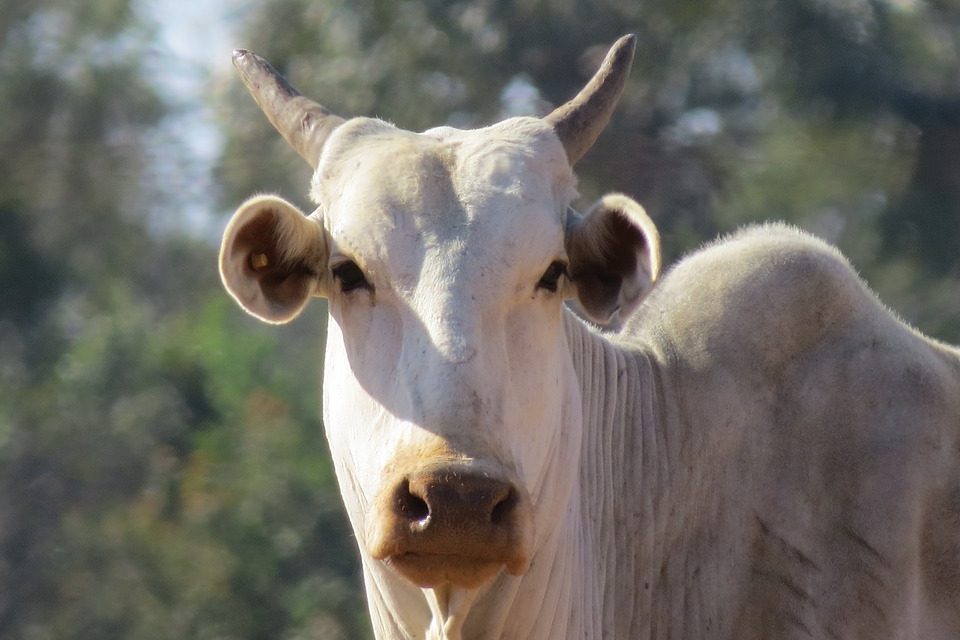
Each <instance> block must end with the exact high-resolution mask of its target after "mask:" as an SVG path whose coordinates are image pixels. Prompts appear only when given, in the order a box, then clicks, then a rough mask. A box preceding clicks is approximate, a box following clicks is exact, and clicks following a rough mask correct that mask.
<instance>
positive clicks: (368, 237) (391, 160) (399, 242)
mask: <svg viewBox="0 0 960 640" xmlns="http://www.w3.org/2000/svg"><path fill="white" fill-rule="evenodd" d="M311 195H312V197H313V198H314V199H315V200H316V201H317V203H318V204H320V206H321V209H322V210H323V212H324V213H323V215H324V219H325V225H326V226H327V228H328V230H329V231H330V233H331V235H332V236H333V240H334V243H335V244H338V245H340V246H342V247H346V252H347V253H351V252H356V253H366V254H367V256H366V257H367V258H369V259H379V260H382V261H386V262H396V261H397V258H399V257H403V256H406V257H408V258H409V257H411V256H412V257H416V255H417V254H420V257H421V258H422V256H423V254H424V253H425V252H426V251H428V250H441V249H442V248H444V247H447V248H450V249H452V250H465V249H467V247H466V246H465V243H466V244H469V245H470V246H469V250H471V251H473V252H481V253H489V252H491V251H494V252H496V253H499V254H501V257H503V256H502V254H503V252H504V251H507V252H508V253H510V247H511V245H515V244H524V243H526V244H527V245H529V243H531V242H536V243H537V244H540V245H543V251H545V252H549V251H556V250H557V247H558V246H559V245H560V244H562V223H563V215H564V212H565V211H566V206H567V203H568V202H569V201H570V200H571V199H572V197H573V196H574V195H575V191H574V178H573V174H572V172H571V170H570V167H569V164H568V163H567V160H566V154H565V152H564V150H563V147H562V145H561V144H560V142H559V140H558V139H557V137H556V135H555V134H554V133H553V130H552V129H551V128H550V127H549V126H548V125H546V124H545V123H543V122H542V121H540V120H538V119H535V118H515V119H511V120H507V121H504V122H501V123H499V124H497V125H494V126H491V127H487V128H484V129H475V130H458V129H454V128H450V127H443V128H437V129H431V130H428V131H425V132H423V133H412V132H408V131H403V130H401V129H397V128H396V127H393V126H392V125H389V124H387V123H385V122H382V121H379V120H373V119H364V118H360V119H354V120H351V121H348V122H347V123H345V124H344V125H342V126H341V127H340V129H338V131H337V132H336V133H335V134H334V136H332V137H331V139H330V140H329V141H328V142H327V146H326V148H325V149H324V153H323V156H322V157H321V161H320V164H319V165H318V167H317V171H316V173H315V174H314V179H313V183H312V191H311ZM538 240H539V242H537V241H538ZM528 248H529V246H528ZM371 251H372V252H373V253H374V254H375V255H372V256H371V255H369V254H370V252H371ZM533 253H534V254H536V251H534V252H533ZM361 257H363V256H361ZM478 257H479V256H478ZM534 259H541V258H540V257H539V256H536V255H534Z"/></svg>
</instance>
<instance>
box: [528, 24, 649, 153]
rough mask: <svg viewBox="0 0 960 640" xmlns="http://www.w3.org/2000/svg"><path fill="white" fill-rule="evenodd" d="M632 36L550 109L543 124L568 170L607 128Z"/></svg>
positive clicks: (619, 42) (633, 42)
mask: <svg viewBox="0 0 960 640" xmlns="http://www.w3.org/2000/svg"><path fill="white" fill-rule="evenodd" d="M636 46H637V37H636V36H635V35H632V34H630V35H625V36H623V37H622V38H620V39H619V40H617V41H616V42H615V43H613V46H612V47H610V51H609V52H607V57H606V58H604V59H603V64H601V65H600V69H599V70H598V71H597V72H596V73H595V74H594V76H593V78H591V79H590V82H588V83H587V86H585V87H584V88H583V89H581V90H580V93H578V94H577V95H576V96H574V98H573V99H572V100H570V101H569V102H567V103H566V104H563V105H561V106H559V107H557V108H556V109H554V110H553V111H552V112H551V113H550V114H549V115H546V116H544V120H546V121H547V122H549V123H550V124H551V125H553V129H554V131H556V132H557V136H558V137H559V138H560V141H561V142H562V143H563V148H564V149H565V150H566V152H567V160H569V161H570V164H571V166H572V165H574V164H576V163H577V160H579V159H580V158H582V157H583V154H585V153H586V152H587V150H589V149H590V147H591V146H593V143H594V142H596V140H597V138H598V137H599V136H600V132H601V131H603V128H604V127H605V126H607V123H608V122H609V121H610V116H611V115H612V114H613V109H614V107H616V106H617V100H619V99H620V94H621V93H622V92H623V86H624V85H625V84H626V82H627V76H628V75H629V74H630V65H631V64H632V63H633V52H634V49H636Z"/></svg>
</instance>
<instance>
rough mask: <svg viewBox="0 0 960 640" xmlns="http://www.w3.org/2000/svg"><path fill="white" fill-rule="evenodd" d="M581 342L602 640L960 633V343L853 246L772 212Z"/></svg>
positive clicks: (584, 333)
mask: <svg viewBox="0 0 960 640" xmlns="http://www.w3.org/2000/svg"><path fill="white" fill-rule="evenodd" d="M568 337H569V339H570V346H571V352H572V354H573V357H574V360H575V362H577V366H576V369H577V371H578V375H579V377H580V380H581V385H582V387H583V397H584V398H585V401H584V415H585V421H584V422H585V428H584V451H583V455H582V467H581V483H582V486H583V487H584V488H585V489H586V490H587V491H588V493H587V494H586V495H585V496H584V500H583V502H582V504H583V509H584V510H585V511H587V514H586V516H585V517H584V518H583V523H584V526H585V527H586V529H587V530H588V531H590V536H591V537H593V544H591V545H590V548H589V554H588V555H589V557H588V559H587V560H586V562H585V566H584V567H583V569H582V570H583V571H584V572H585V573H587V574H589V573H590V572H591V571H592V570H595V571H597V574H598V575H597V577H596V580H597V581H598V584H599V585H600V588H599V589H598V592H600V593H603V594H604V596H602V597H600V598H597V599H596V600H595V601H593V602H590V598H589V597H588V598H587V599H586V603H587V604H586V605H585V609H586V610H588V611H595V612H602V617H601V619H600V620H598V621H597V623H596V624H594V625H593V628H594V629H597V630H600V631H599V633H598V634H597V635H596V636H595V637H603V638H666V637H679V638H737V639H741V638H756V639H762V638H953V637H957V635H958V633H960V618H958V616H960V572H958V571H960V526H958V524H960V500H958V499H960V458H958V450H960V446H958V445H960V441H958V438H960V393H958V390H960V355H958V353H957V351H956V350H954V349H950V348H948V347H945V346H943V345H940V344H937V343H935V342H932V341H930V340H928V339H926V338H923V337H922V336H920V335H918V334H917V333H916V332H914V331H912V330H911V329H909V328H907V327H906V326H904V325H903V324H902V323H900V322H899V321H898V320H897V319H895V318H894V317H893V316H892V315H891V314H890V313H889V312H888V311H887V310H886V309H884V308H883V307H882V306H881V305H880V304H879V303H878V301H877V300H876V298H875V296H874V295H873V294H872V293H871V292H869V291H868V290H867V289H866V287H865V286H864V285H863V284H862V282H861V281H860V280H859V278H858V277H857V276H856V275H855V274H854V273H853V272H852V270H850V268H849V267H848V266H847V264H846V263H845V261H844V260H843V259H842V258H841V257H840V256H839V255H838V254H837V253H836V252H835V251H834V250H832V249H830V248H828V247H826V246H825V245H822V244H821V243H819V242H818V241H815V240H814V239H812V238H810V237H808V236H804V235H802V234H800V233H799V232H796V231H793V230H789V229H786V228H779V227H768V228H758V229H753V230H750V231H747V232H744V233H741V234H740V235H738V236H736V237H734V238H733V239H731V240H727V241H725V242H723V243H721V244H718V245H715V246H713V247H711V248H709V249H707V250H705V251H703V252H700V253H698V254H695V255H694V256H692V257H690V258H688V259H686V260H685V261H683V262H681V263H680V264H679V265H678V266H677V267H676V268H675V269H674V270H672V271H671V272H670V273H668V274H667V276H666V277H665V278H664V279H663V280H662V281H661V283H660V285H659V286H658V288H656V289H655V290H654V292H653V293H652V294H651V296H650V298H648V300H647V301H646V302H645V303H644V305H643V306H642V307H641V309H640V310H639V312H638V313H637V314H636V315H635V316H634V317H632V318H631V320H630V322H629V324H628V326H627V327H626V328H625V330H624V331H623V332H622V333H621V334H619V335H617V336H615V337H612V336H611V337H608V336H602V335H596V334H595V333H593V332H590V331H588V330H585V329H583V328H582V327H581V326H579V323H578V322H577V321H576V320H573V319H571V321H570V322H569V326H568ZM598 380H599V381H600V382H598ZM591 567H595V569H591ZM595 593H596V592H595ZM593 597H596V596H595V595H594V596H593ZM505 637H510V636H509V634H507V635H506V636H505ZM544 637H546V636H544ZM568 637H572V636H568ZM586 637H589V634H587V635H586Z"/></svg>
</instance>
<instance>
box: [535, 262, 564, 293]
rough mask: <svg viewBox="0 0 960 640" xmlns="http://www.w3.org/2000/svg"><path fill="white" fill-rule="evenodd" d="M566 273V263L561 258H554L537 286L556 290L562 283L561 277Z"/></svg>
mask: <svg viewBox="0 0 960 640" xmlns="http://www.w3.org/2000/svg"><path fill="white" fill-rule="evenodd" d="M566 273H567V265H566V263H565V262H561V261H559V260H554V261H553V262H551V263H550V266H549V267H547V270H546V271H544V272H543V275H542V276H540V280H539V282H537V288H538V289H546V290H547V291H553V292H556V290H557V287H558V285H559V283H560V277H561V276H563V275H564V274H566Z"/></svg>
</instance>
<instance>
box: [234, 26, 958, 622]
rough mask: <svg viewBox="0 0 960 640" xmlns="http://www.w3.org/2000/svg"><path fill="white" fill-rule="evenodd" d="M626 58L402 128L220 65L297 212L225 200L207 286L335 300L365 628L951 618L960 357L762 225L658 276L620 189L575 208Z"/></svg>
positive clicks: (334, 446)
mask: <svg viewBox="0 0 960 640" xmlns="http://www.w3.org/2000/svg"><path fill="white" fill-rule="evenodd" d="M628 49H629V50H630V51H628ZM628 53H632V41H629V40H621V41H620V42H619V43H618V45H617V46H616V47H615V48H614V50H613V52H612V53H611V54H610V56H609V57H608V59H607V61H606V62H605V65H604V67H603V68H602V69H601V71H600V72H598V74H597V76H596V77H595V78H594V80H593V81H591V83H590V84H589V85H588V86H587V88H586V89H585V90H584V92H582V95H581V96H578V98H577V99H575V100H574V101H572V102H571V103H569V104H568V105H565V106H564V107H561V108H560V109H558V110H557V111H556V112H554V114H551V115H550V116H548V117H547V118H545V119H542V120H541V119H534V118H517V119H512V120H508V121H506V122H503V123H500V124H497V125H494V126H492V127H488V128H486V129H480V130H475V131H458V130H455V129H450V128H440V129H433V130H430V131H426V132H424V133H421V134H415V133H410V132H405V131H402V130H400V129H397V128H396V127H393V126H392V125H389V124H387V123H384V122H381V121H378V120H371V119H353V120H343V119H340V118H337V117H335V116H331V115H330V114H329V112H327V111H326V110H325V109H323V108H322V107H320V106H319V105H315V104H314V103H309V102H306V103H305V102H304V100H305V99H304V98H303V97H302V96H299V94H296V93H295V92H294V91H293V90H292V89H291V88H290V87H289V85H287V84H286V82H285V81H283V80H282V79H280V78H279V77H278V76H276V75H275V73H274V72H273V71H272V69H270V68H269V66H268V65H266V63H264V62H263V61H261V60H259V59H257V58H256V57H254V56H252V55H251V54H247V53H245V52H241V53H239V54H237V55H238V58H237V61H238V67H239V68H240V69H241V72H242V73H243V74H244V77H245V80H246V81H247V83H248V86H250V87H251V90H252V91H253V92H254V95H255V97H257V100H258V102H260V103H261V106H263V107H264V110H265V112H266V113H267V115H268V116H269V117H270V119H271V121H273V122H274V124H275V125H276V126H277V127H278V129H280V130H281V133H283V134H284V135H285V137H287V139H288V141H290V142H291V144H292V145H293V146H294V148H296V149H297V150H298V151H299V152H300V153H301V155H303V157H304V158H305V159H307V161H308V162H310V163H311V165H312V166H313V167H314V168H315V173H314V177H313V182H312V188H311V197H312V198H313V200H314V201H315V202H316V203H317V205H318V207H317V210H316V211H315V212H314V213H313V214H311V215H310V216H309V217H305V216H303V215H302V214H301V213H300V212H298V211H297V210H296V209H295V208H294V207H292V205H289V204H288V203H286V202H284V201H282V200H279V199H278V198H273V197H264V196H261V197H258V198H254V199H252V200H250V201H248V202H247V203H245V204H244V205H243V206H242V207H241V208H240V210H238V212H237V213H236V214H235V216H234V218H233V220H232V221H231V223H230V226H229V227H228V229H227V231H226V233H225V237H224V245H223V249H222V252H221V264H220V268H221V273H222V275H223V279H224V282H225V283H226V285H227V288H228V289H229V290H230V292H231V293H232V294H233V295H234V297H235V298H236V299H237V300H238V301H239V302H240V304H241V305H242V306H244V308H246V309H247V310H248V311H250V312H251V313H253V314H254V315H257V316H258V317H260V318H262V319H264V320H267V321H270V322H283V321H286V320H288V319H290V318H291V317H293V316H295V315H296V314H297V313H298V312H299V310H300V309H302V308H303V306H304V305H305V304H306V302H307V301H308V299H309V298H310V297H311V296H316V295H320V296H324V297H326V298H328V300H329V309H330V322H329V327H328V339H327V351H326V362H325V371H324V380H325V382H324V390H323V394H324V423H325V428H326V430H327V436H328V440H329V442H330V449H331V453H332V455H333V458H334V464H335V467H336V471H337V477H338V480H339V483H340V488H341V492H342V494H343V497H344V502H345V505H346V507H347V511H348V514H349V517H350V520H351V524H352V525H353V528H354V531H355V533H356V536H357V540H358V543H359V550H360V554H361V558H362V562H363V569H364V577H365V585H366V589H367V596H368V601H369V605H370V612H371V619H372V621H373V624H374V628H375V630H376V634H377V636H378V638H432V639H436V640H439V639H448V640H455V639H460V638H462V639H480V638H489V639H494V638H543V639H547V638H549V639H555V638H571V639H573V638H577V639H581V638H651V639H652V638H657V639H663V638H711V639H714V638H716V639H727V638H729V639H734V638H736V639H738V640H740V639H751V638H756V639H758V640H759V639H761V638H763V639H770V638H780V639H788V638H888V639H901V638H903V639H906V638H910V639H913V638H925V639H926V638H954V637H957V636H958V635H960V466H958V465H960V442H958V438H960V354H958V353H957V351H955V350H953V349H951V348H949V347H946V346H944V345H940V344H938V343H936V342H933V341H931V340H928V339H926V338H924V337H923V336H921V335H919V334H918V333H916V332H914V331H913V330H911V329H910V328H908V327H907V326H905V325H904V324H902V323H901V322H900V321H898V320H897V319H896V318H895V317H894V316H893V315H891V314H890V313H889V312H888V311H887V310H886V309H884V308H883V307H882V305H880V303H879V302H878V301H877V300H876V298H875V296H874V295H873V294H872V293H870V292H869V291H868V290H867V288H866V287H865V286H864V285H863V283H862V282H861V281H860V279H859V278H858V277H857V276H856V275H855V274H854V272H853V271H852V270H851V269H850V267H849V266H848V265H847V263H846V262H845V261H844V259H843V258H842V257H841V256H840V255H839V254H838V253H837V252H836V251H835V250H833V249H831V248H829V247H827V246H826V245H824V244H822V243H820V242H819V241H817V240H815V239H813V238H811V237H809V236H806V235H804V234H802V233H800V232H798V231H794V230H791V229H789V228H786V227H782V226H770V227H761V228H756V229H752V230H748V231H745V232H742V233H740V234H739V235H737V236H734V237H733V238H731V239H728V240H726V241H724V242H721V243H717V244H715V245H713V246H711V247H709V248H707V249H704V250H703V251H701V252H699V253H697V254H694V255H693V256H691V257H689V258H687V259H685V260H684V261H682V262H681V263H680V264H678V265H677V266H676V267H675V268H674V269H672V270H671V271H670V273H669V274H668V275H667V276H665V277H664V278H662V279H660V280H659V282H658V284H657V285H656V287H652V284H653V281H654V280H656V279H657V276H658V268H659V246H658V238H657V235H656V230H655V229H654V228H653V225H652V223H651V222H650V220H649V218H647V217H646V215H645V213H643V211H642V209H641V208H640V207H639V206H638V205H636V203H633V202H632V201H630V200H629V199H627V198H625V197H622V196H611V197H607V198H604V199H603V200H602V201H601V202H600V203H598V204H597V205H596V206H594V207H593V208H592V209H591V210H590V211H588V212H587V213H586V214H585V215H583V216H581V215H579V214H577V213H575V212H572V211H571V210H570V209H569V203H570V201H571V199H572V198H573V197H574V195H575V192H574V189H573V187H574V178H573V173H572V171H571V165H572V163H573V162H575V161H576V159H577V158H579V156H580V155H582V153H583V152H584V151H585V149H586V147H588V146H589V142H590V140H589V139H588V140H586V141H585V139H584V137H583V136H584V135H586V138H590V137H591V136H595V135H596V134H597V133H598V132H599V129H598V127H597V125H596V122H600V126H601V127H602V123H603V122H605V119H606V118H607V117H609V116H608V113H609V105H608V104H607V103H608V102H609V101H610V100H611V96H612V97H613V98H615V96H616V94H617V93H618V91H619V88H618V86H622V80H618V78H619V77H620V76H622V74H621V73H620V71H618V68H619V67H618V65H620V67H622V66H623V60H624V59H626V60H628V57H627V54H628ZM618 61H619V62H618ZM628 63H629V62H627V63H626V64H628ZM620 70H621V71H622V70H623V69H620ZM611 78H613V79H612V80H611ZM618 82H619V83H620V84H619V85H617V83H618ZM611 83H612V84H611ZM611 87H613V88H611ZM598 96H599V97H598ZM581 97H582V99H581ZM598 105H599V106H598ZM584 132H587V133H586V134H584ZM651 287H652V291H651ZM648 293H649V295H647V294H648ZM565 298H574V299H576V301H577V304H578V305H579V306H580V308H581V309H582V310H583V313H585V314H586V315H588V316H589V317H591V318H593V319H595V320H597V321H601V322H610V321H612V322H616V323H620V324H623V325H624V327H623V329H622V330H621V331H619V332H618V333H604V332H600V331H598V330H595V329H592V328H590V326H588V325H587V324H586V323H585V322H583V321H581V320H580V319H578V317H576V316H575V315H574V314H573V313H572V312H571V311H569V310H568V309H567V307H566V306H565V305H564V303H563V301H564V299H565Z"/></svg>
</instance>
